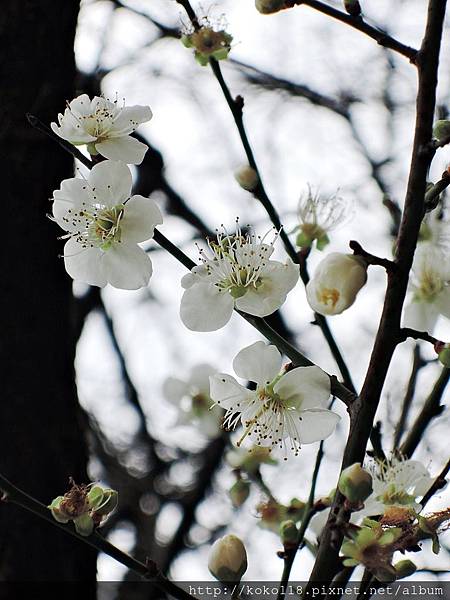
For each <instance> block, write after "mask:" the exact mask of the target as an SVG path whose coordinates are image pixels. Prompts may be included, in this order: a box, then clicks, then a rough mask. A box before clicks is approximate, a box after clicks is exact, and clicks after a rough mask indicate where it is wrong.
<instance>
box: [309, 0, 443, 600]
mask: <svg viewBox="0 0 450 600" xmlns="http://www.w3.org/2000/svg"><path fill="white" fill-rule="evenodd" d="M308 4H309V5H312V4H315V5H317V4H322V3H317V2H314V3H313V2H308ZM445 9H446V0H430V1H429V5H428V18H427V24H426V30H425V35H424V38H423V41H422V46H421V49H420V51H419V53H418V54H417V56H416V55H414V56H415V63H416V65H417V68H418V76H419V86H418V93H417V110H416V130H415V136H414V143H413V151H412V159H411V168H410V174H409V180H408V186H407V192H406V199H405V208H404V213H403V217H402V222H401V225H400V231H399V235H398V238H397V249H396V254H395V262H396V265H397V268H396V272H395V274H394V273H391V272H388V285H387V290H386V297H385V302H384V306H383V312H382V316H381V321H380V325H379V329H378V332H377V336H376V339H375V344H374V348H373V351H372V356H371V359H370V363H369V367H368V370H367V373H366V377H365V381H364V384H363V387H362V390H361V394H360V396H359V397H358V398H357V400H356V401H355V402H354V403H353V405H352V409H351V415H350V417H351V418H350V432H349V437H348V440H347V444H346V447H345V450H344V457H343V461H342V468H346V467H348V466H350V465H351V464H353V463H355V462H359V463H361V462H362V461H363V459H364V455H365V449H366V445H367V441H368V439H369V436H370V432H371V430H372V423H373V420H374V417H375V414H376V410H377V408H378V404H379V401H380V397H381V392H382V389H383V386H384V382H385V379H386V375H387V372H388V369H389V366H390V363H391V360H392V356H393V354H394V351H395V349H396V347H397V344H398V335H399V330H400V319H401V314H402V308H403V303H404V300H405V296H406V290H407V286H408V281H409V271H410V269H411V266H412V262H413V256H414V251H415V248H416V245H417V238H418V235H419V229H420V225H421V223H422V219H423V215H424V198H425V191H426V180H427V173H428V169H429V167H430V163H431V160H432V158H433V155H432V154H431V153H429V152H428V153H425V152H423V148H424V147H426V145H427V144H429V142H430V141H431V139H432V128H433V120H434V110H435V105H436V87H437V74H438V65H439V54H440V46H441V38H442V30H443V24H444V18H445ZM345 513H346V511H345V508H344V497H343V495H342V494H341V493H339V492H337V493H336V495H335V498H334V501H333V506H332V508H331V511H330V515H329V518H328V521H327V524H326V526H325V529H324V531H323V534H322V537H321V543H320V546H319V551H318V553H317V558H316V562H315V565H314V568H313V570H312V573H311V577H310V583H309V584H308V587H307V590H306V591H307V592H309V591H310V586H311V585H312V582H314V581H321V582H329V581H331V580H332V579H333V577H334V575H335V574H336V573H337V571H338V570H339V568H340V562H339V556H338V555H339V548H340V546H341V543H342V539H343V530H342V527H340V528H337V527H336V525H337V524H338V523H339V524H341V523H342V524H345V522H346V521H347V520H348V518H349V515H348V514H345Z"/></svg>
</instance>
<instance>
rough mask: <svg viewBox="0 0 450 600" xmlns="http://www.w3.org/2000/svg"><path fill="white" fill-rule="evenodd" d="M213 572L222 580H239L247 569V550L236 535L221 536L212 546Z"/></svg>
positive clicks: (211, 568)
mask: <svg viewBox="0 0 450 600" xmlns="http://www.w3.org/2000/svg"><path fill="white" fill-rule="evenodd" d="M208 568H209V570H210V572H211V574H212V575H213V576H214V577H215V578H216V579H218V580H219V581H222V582H224V583H225V582H227V581H233V582H239V581H240V580H241V578H242V576H243V574H244V573H245V571H246V570H247V552H246V551H245V546H244V544H243V543H242V541H241V540H240V539H239V538H238V537H237V536H235V535H226V536H225V537H222V538H219V539H218V540H217V541H216V542H214V544H213V545H212V547H211V550H210V553H209V560H208Z"/></svg>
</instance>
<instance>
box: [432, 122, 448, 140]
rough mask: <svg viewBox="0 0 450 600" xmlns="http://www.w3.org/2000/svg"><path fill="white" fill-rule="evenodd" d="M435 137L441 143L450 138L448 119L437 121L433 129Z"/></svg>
mask: <svg viewBox="0 0 450 600" xmlns="http://www.w3.org/2000/svg"><path fill="white" fill-rule="evenodd" d="M433 137H434V138H436V139H437V140H438V141H439V142H442V141H444V140H446V139H448V138H450V121H448V120H447V119H441V120H440V121H436V123H435V124H434V127H433Z"/></svg>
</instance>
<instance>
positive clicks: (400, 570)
mask: <svg viewBox="0 0 450 600" xmlns="http://www.w3.org/2000/svg"><path fill="white" fill-rule="evenodd" d="M394 569H395V572H396V573H397V579H403V578H404V577H409V576H410V575H412V574H413V573H415V572H416V571H417V567H416V565H415V564H414V563H413V562H412V560H401V561H399V562H398V563H396V564H395V565H394Z"/></svg>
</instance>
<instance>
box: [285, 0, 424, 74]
mask: <svg viewBox="0 0 450 600" xmlns="http://www.w3.org/2000/svg"><path fill="white" fill-rule="evenodd" d="M302 4H304V5H305V6H309V7H310V8H313V9H314V10H317V11H319V12H321V13H323V14H324V15H328V16H329V17H332V18H333V19H336V20H337V21H341V22H342V23H345V24H346V25H349V26H350V27H353V28H354V29H357V30H358V31H361V33H364V34H365V35H367V36H369V37H370V38H372V39H373V40H375V41H376V42H377V43H378V44H379V45H380V46H384V47H385V48H389V49H390V50H393V51H394V52H398V53H399V54H401V55H402V56H405V57H406V58H408V59H409V61H410V62H411V63H413V64H415V63H416V59H417V55H418V51H417V50H416V49H415V48H411V47H410V46H406V45H405V44H402V43H401V42H399V41H398V40H396V39H395V38H393V37H391V36H390V35H388V34H387V33H386V32H385V31H383V30H381V29H378V28H376V27H372V25H369V24H368V23H366V22H365V21H364V20H363V19H362V17H352V16H351V15H349V14H347V13H345V12H343V11H341V10H337V9H336V8H333V7H332V6H329V5H328V4H325V3H324V2H319V1H318V0H286V2H285V6H286V8H291V7H293V6H296V5H297V6H300V5H302Z"/></svg>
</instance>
